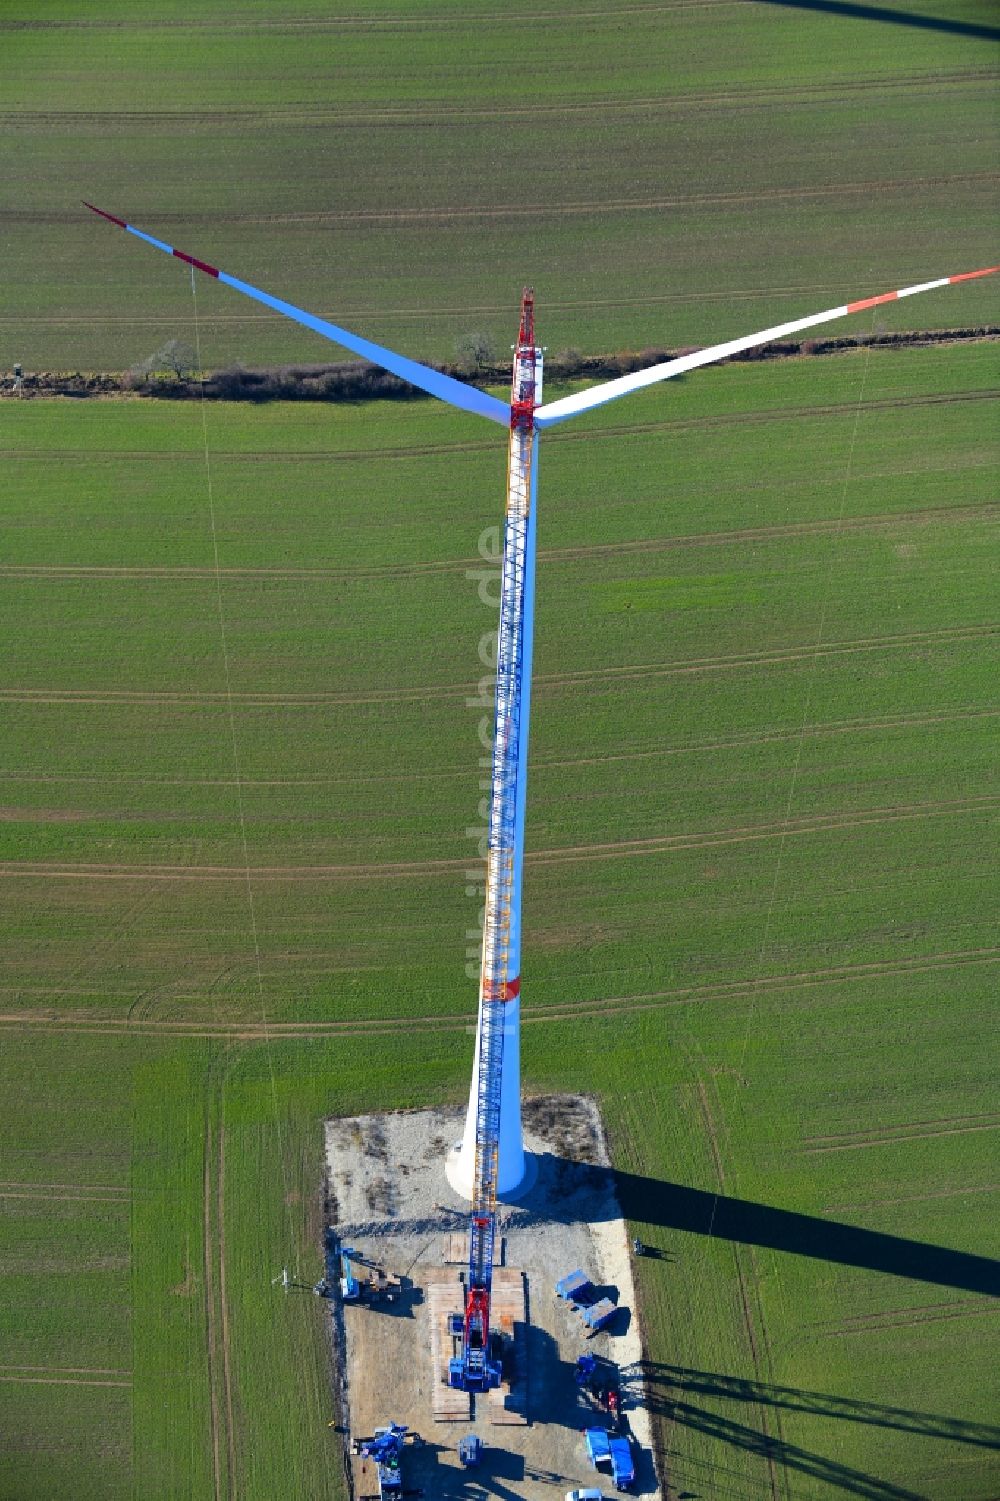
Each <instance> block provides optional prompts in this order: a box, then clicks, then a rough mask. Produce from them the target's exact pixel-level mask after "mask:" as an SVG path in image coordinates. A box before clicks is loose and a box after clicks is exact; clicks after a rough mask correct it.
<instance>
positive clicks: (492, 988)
mask: <svg viewBox="0 0 1000 1501" xmlns="http://www.w3.org/2000/svg"><path fill="white" fill-rule="evenodd" d="M520 994H521V976H520V975H517V976H516V977H515V978H514V979H513V980H502V981H501V982H500V984H499V985H492V984H491V983H490V982H489V980H486V981H485V982H484V984H483V1000H484V1001H516V1000H517V998H518V996H519V995H520Z"/></svg>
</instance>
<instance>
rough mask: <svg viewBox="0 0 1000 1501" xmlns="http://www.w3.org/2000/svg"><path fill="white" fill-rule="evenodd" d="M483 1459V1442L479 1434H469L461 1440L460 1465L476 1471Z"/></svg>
mask: <svg viewBox="0 0 1000 1501" xmlns="http://www.w3.org/2000/svg"><path fill="white" fill-rule="evenodd" d="M482 1457H483V1441H482V1439H481V1438H480V1437H479V1435H478V1434H476V1433H467V1434H466V1435H465V1437H464V1438H463V1439H459V1441H458V1460H459V1464H461V1465H463V1466H464V1467H465V1469H467V1470H471V1469H474V1468H475V1466H476V1465H478V1463H479V1461H480V1460H481V1459H482Z"/></svg>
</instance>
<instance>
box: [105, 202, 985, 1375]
mask: <svg viewBox="0 0 1000 1501" xmlns="http://www.w3.org/2000/svg"><path fill="white" fill-rule="evenodd" d="M85 206H86V207H87V208H89V209H91V210H92V212H93V213H95V214H99V215H100V216H101V218H102V219H107V220H109V221H110V223H112V224H116V225H117V226H118V227H119V228H120V229H124V230H125V231H126V232H127V233H128V234H130V235H135V236H136V237H137V238H138V239H140V240H145V241H146V243H147V244H149V245H153V246H155V247H156V249H157V250H162V251H165V252H166V254H167V255H171V256H174V257H176V258H177V259H178V260H181V261H184V262H185V263H186V264H187V265H189V266H191V267H192V268H193V269H194V270H197V271H203V272H204V273H205V274H206V275H207V276H211V277H213V278H214V279H215V280H216V281H220V282H223V283H224V284H225V285H226V286H228V287H233V288H235V290H236V291H237V292H242V293H243V294H244V296H246V297H250V298H252V299H253V300H254V301H255V302H260V303H263V305H264V306H265V307H269V308H273V309H274V311H275V312H278V313H281V314H283V315H284V316H285V317H286V318H291V319H293V320H294V321H295V322H296V323H301V324H303V325H304V326H305V327H306V328H311V329H313V330H314V332H316V333H318V334H322V335H323V337H324V338H326V339H330V340H332V341H333V342H334V343H336V344H341V345H343V346H344V348H346V349H350V350H352V351H353V352H354V353H355V354H359V355H362V356H363V357H364V358H365V359H367V360H370V361H372V363H374V364H377V365H381V366H382V368H383V369H385V370H390V371H392V373H393V374H394V375H398V376H400V377H402V379H403V380H405V381H408V382H409V383H410V384H411V385H414V386H417V387H418V388H419V389H420V390H422V391H426V392H427V393H428V394H429V395H431V396H436V397H437V398H438V399H439V400H441V401H445V402H447V403H448V404H449V405H451V406H454V407H458V408H459V409H460V410H461V411H463V412H472V413H474V414H475V415H476V416H478V417H486V418H489V420H490V421H492V422H497V423H499V424H500V425H501V426H503V427H505V428H507V429H508V430H509V435H510V436H509V449H508V455H509V456H508V470H507V509H506V518H505V524H504V547H503V562H502V568H501V591H500V627H499V632H498V645H497V681H496V700H495V715H494V740H493V761H492V777H491V791H490V821H489V837H488V851H487V859H486V902H485V916H484V924H483V946H482V963H481V970H480V982H479V1017H478V1025H477V1030H476V1049H475V1057H474V1063H473V1072H472V1088H471V1091H470V1095H469V1108H468V1112H467V1116H466V1125H465V1133H464V1136H463V1139H462V1142H461V1144H460V1146H459V1147H458V1148H456V1150H455V1151H454V1152H453V1153H452V1154H451V1156H450V1159H449V1162H448V1172H449V1178H450V1179H451V1181H452V1183H453V1185H454V1186H455V1187H456V1188H458V1189H459V1191H460V1192H462V1193H463V1194H464V1196H465V1197H466V1198H469V1199H471V1201H472V1208H471V1214H470V1225H469V1278H468V1285H467V1289H466V1308H465V1315H464V1321H463V1340H462V1354H461V1356H456V1357H455V1358H454V1359H453V1360H452V1361H451V1365H450V1371H449V1379H450V1381H451V1384H452V1385H453V1386H456V1387H461V1388H463V1389H464V1390H467V1391H483V1390H487V1389H489V1388H490V1387H492V1386H495V1385H497V1384H498V1382H499V1380H500V1368H499V1364H498V1362H497V1361H496V1360H495V1359H494V1358H493V1354H492V1351H491V1346H490V1338H489V1334H490V1293H491V1286H492V1269H493V1245H494V1236H495V1228H496V1205H497V1198H498V1196H499V1195H512V1194H514V1193H516V1192H517V1191H518V1190H519V1189H523V1187H524V1182H525V1178H526V1167H527V1164H526V1160H525V1154H524V1145H523V1139H522V1132H521V1101H520V994H521V977H520V968H521V966H520V955H521V871H522V866H523V862H524V823H525V798H526V790H527V756H528V719H529V711H530V685H531V646H532V628H533V620H534V596H535V515H536V501H537V493H538V438H539V433H540V432H542V431H544V430H545V429H546V428H549V427H554V426H555V425H556V424H557V423H559V422H565V421H566V420H567V419H569V418H571V417H579V416H581V415H582V414H583V413H584V412H589V411H592V410H593V409H594V408H595V407H598V406H603V405H604V403H605V402H608V401H614V400H616V399H617V398H618V397H620V396H627V395H628V394H629V393H630V392H632V391H640V390H642V389H643V387H645V386H652V385H655V384H656V383H657V382H659V381H663V380H670V379H671V378H672V377H673V376H675V375H682V374H684V372H685V371H688V370H695V369H697V368H698V367H699V366H700V365H711V364H714V363H715V362H716V361H718V360H724V359H726V358H728V357H729V356H730V355H734V354H739V353H740V352H741V351H742V350H744V349H753V348H755V347H756V346H758V345H761V344H768V343H770V342H771V341H772V340H774V339H782V338H784V337H785V336H786V335H787V334H794V333H799V332H801V331H802V330H803V329H806V328H814V327H816V326H817V325H818V324H820V323H830V322H832V321H833V320H834V319H837V318H844V317H846V316H847V315H848V314H850V313H860V312H864V311H865V309H867V308H873V307H878V306H879V304H881V303H884V302H896V301H898V300H899V299H901V298H903V297H913V296H915V295H916V294H917V293H918V292H930V291H933V290H934V289H936V288H938V287H947V286H954V285H955V284H956V283H958V282H964V281H974V280H976V279H977V278H978V277H982V276H991V275H993V274H994V272H997V271H1000V266H988V267H986V268H984V269H983V270H980V271H966V272H963V273H962V274H960V275H958V276H941V277H937V278H935V279H934V280H933V281H925V282H919V283H918V284H917V285H916V286H912V287H903V288H901V289H900V290H898V291H895V292H884V293H882V294H881V295H880V296H878V297H863V298H860V299H859V300H858V301H856V302H846V303H842V304H841V305H840V306H839V307H835V308H828V309H826V310H825V311H824V312H821V313H812V314H810V315H809V316H808V317H805V318H793V319H791V320H790V321H788V322H787V323H779V324H777V325H776V326H775V327H773V328H765V329H762V330H761V331H760V332H759V333H754V334H746V335H744V336H743V337H742V338H738V339H730V340H728V341H727V342H726V343H723V344H714V345H712V346H711V347H710V348H708V349H701V350H698V351H697V352H696V353H694V354H686V355H682V356H680V357H679V358H678V359H674V360H667V361H665V362H664V363H662V364H659V365H652V366H650V367H649V368H648V369H646V370H639V371H636V372H635V373H634V374H632V375H623V376H621V377H620V378H619V379H618V380H611V381H606V382H604V383H603V384H601V385H597V386H591V387H589V388H588V389H587V390H585V391H579V392H577V393H575V394H574V395H571V396H564V397H561V398H559V399H558V400H557V401H553V402H550V403H549V404H548V405H545V404H544V403H543V402H542V351H541V350H540V349H539V348H538V347H537V346H536V344H535V324H534V297H533V294H532V293H531V292H530V291H525V293H524V295H523V297H522V300H521V320H520V325H519V329H518V339H517V344H516V346H515V353H514V364H513V379H512V386H511V399H510V402H509V404H508V403H505V402H502V401H499V400H498V399H497V398H496V397H495V396H491V395H489V394H488V393H487V392H485V391H480V390H477V389H476V388H475V387H474V386H469V385H467V384H466V383H465V382H464V381H459V380H455V379H453V377H451V376H449V375H443V374H442V373H441V372H440V371H437V370H431V369H430V368H429V367H428V366H426V365H421V364H419V363H417V361H415V360H410V359H407V358H406V356H405V355H401V354H397V353H395V351H393V350H391V349H384V348H382V346H381V345H378V344H373V343H371V342H370V341H369V340H368V339H362V338H359V336H358V335H357V334H353V333H350V332H349V331H348V330H347V329H343V328H338V327H337V325H336V324H333V323H328V322H327V321H326V319H324V318H317V317H316V316H315V315H314V314H312V313H308V312H305V311H304V310H303V309H302V308H299V307H296V306H295V305H294V304H293V303H290V302H285V301H284V300H283V299H282V298H280V297H272V296H271V295H270V293H268V292H262V291H260V290H259V288H257V287H252V286H250V284H249V283H248V282H245V281H240V280H239V279H238V278H237V277H235V276H230V275H229V274H228V273H227V272H225V271H220V270H219V268H218V267H217V266H213V265H210V264H209V263H208V262H207V261H201V260H198V259H197V258H196V257H195V256H192V255H187V254H185V253H184V251H182V250H175V249H174V248H173V246H172V245H167V244H165V243H164V241H163V240H157V239H155V238H154V237H153V236H152V235H149V234H146V233H144V232H143V231H142V230H141V229H136V228H135V227H134V225H131V224H128V223H127V222H126V221H125V220H124V219H119V218H118V217H117V216H116V215H115V214H109V213H106V212H105V211H104V210H103V209H99V208H96V207H95V206H94V204H92V203H86V204H85Z"/></svg>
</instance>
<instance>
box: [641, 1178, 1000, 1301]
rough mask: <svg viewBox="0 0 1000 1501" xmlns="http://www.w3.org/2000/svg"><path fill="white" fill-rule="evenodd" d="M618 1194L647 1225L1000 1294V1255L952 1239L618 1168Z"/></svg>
mask: <svg viewBox="0 0 1000 1501" xmlns="http://www.w3.org/2000/svg"><path fill="white" fill-rule="evenodd" d="M615 1180H616V1184H617V1188H618V1202H619V1203H620V1205H621V1209H622V1213H623V1214H624V1216H625V1218H626V1219H627V1220H629V1221H631V1222H632V1223H638V1224H640V1225H659V1226H662V1227H663V1228H665V1229H669V1230H688V1231H690V1232H691V1233H692V1234H694V1235H708V1236H712V1237H713V1238H714V1239H715V1240H729V1241H736V1242H738V1243H740V1244H742V1245H750V1246H762V1247H765V1248H767V1249H768V1250H772V1251H788V1252H790V1253H791V1254H792V1255H795V1256H809V1257H812V1258H814V1259H815V1260H817V1261H832V1262H838V1263H839V1264H840V1265H842V1266H856V1267H864V1268H867V1269H868V1270H869V1271H873V1272H886V1273H889V1274H890V1275H891V1276H894V1277H910V1278H912V1279H913V1280H914V1281H917V1282H931V1283H936V1284H937V1285H938V1286H941V1287H954V1288H958V1289H960V1290H962V1291H964V1292H972V1293H985V1294H987V1295H988V1296H990V1297H994V1298H996V1297H1000V1262H998V1261H994V1260H992V1259H991V1258H989V1257H987V1256H974V1255H972V1254H970V1253H969V1252H967V1251H952V1250H949V1249H948V1247H946V1246H934V1245H929V1244H927V1243H926V1242H925V1241H919V1240H907V1239H905V1238H904V1237H903V1236H900V1235H886V1234H884V1233H883V1232H881V1231H879V1230H863V1229H861V1228H860V1227H858V1226H856V1225H846V1224H844V1223H843V1222H841V1221H838V1220H828V1219H825V1218H820V1217H818V1216H816V1215H811V1214H799V1213H797V1212H796V1211H795V1210H791V1209H776V1208H774V1207H773V1206H772V1205H769V1204H756V1203H754V1202H753V1201H752V1200H749V1199H734V1198H730V1197H729V1196H728V1195H727V1194H713V1193H706V1192H705V1191H704V1190H703V1189H700V1188H685V1187H683V1186H682V1185H681V1184H679V1183H665V1182H662V1181H660V1180H658V1179H656V1178H644V1177H641V1176H640V1175H638V1174H635V1173H621V1172H616V1173H615Z"/></svg>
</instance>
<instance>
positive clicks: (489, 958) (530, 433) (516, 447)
mask: <svg viewBox="0 0 1000 1501" xmlns="http://www.w3.org/2000/svg"><path fill="white" fill-rule="evenodd" d="M539 358H540V352H539V351H536V349H535V345H534V326H533V316H532V301H531V298H530V296H529V294H526V295H525V299H524V301H523V303H522V312H521V328H520V333H519V338H518V344H517V351H516V355H515V358H514V371H513V382H512V391H511V421H510V450H509V459H508V471H507V513H506V517H505V522H504V546H503V562H502V565H501V581H500V625H499V633H498V641H497V677H496V699H495V708H494V725H493V759H492V769H491V782H490V814H489V837H488V842H487V857H486V901H485V911H484V922H483V946H482V967H481V978H480V1030H479V1071H478V1085H477V1091H476V1137H475V1160H474V1167H473V1186H472V1212H471V1215H470V1220H469V1271H468V1285H467V1293H466V1308H465V1321H464V1333H463V1342H462V1358H461V1372H460V1373H459V1372H458V1371H456V1373H455V1374H456V1377H458V1378H459V1379H458V1380H456V1384H460V1385H462V1386H463V1387H465V1388H466V1389H468V1390H486V1389H488V1388H489V1387H491V1386H495V1385H496V1384H497V1383H498V1382H499V1379H500V1371H499V1365H498V1364H497V1362H495V1361H493V1360H491V1358H490V1293H491V1289H492V1277H493V1247H494V1240H495V1234H496V1205H497V1182H498V1171H499V1141H500V1103H501V1085H502V1077H503V1044H504V1028H505V1026H506V1012H507V1008H508V1005H509V1003H510V1002H512V1001H514V1000H516V999H517V997H518V995H519V994H520V988H521V982H520V976H519V975H518V974H517V973H511V962H512V960H513V961H514V962H515V964H516V947H515V943H514V941H513V940H512V920H515V908H516V905H517V903H518V901H519V892H518V890H517V884H518V883H519V879H520V872H519V870H518V868H517V818H518V785H519V779H520V778H521V777H523V775H524V771H525V768H524V767H523V766H521V765H520V746H521V733H520V731H521V689H522V669H523V656H524V624H525V622H524V610H525V578H526V570H527V548H528V523H529V518H530V511H531V468H532V448H533V445H534V441H535V433H534V410H535V405H536V399H535V397H536V366H537V363H538V361H539ZM457 1364H458V1363H457V1362H456V1365H457Z"/></svg>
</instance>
